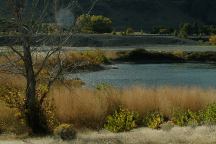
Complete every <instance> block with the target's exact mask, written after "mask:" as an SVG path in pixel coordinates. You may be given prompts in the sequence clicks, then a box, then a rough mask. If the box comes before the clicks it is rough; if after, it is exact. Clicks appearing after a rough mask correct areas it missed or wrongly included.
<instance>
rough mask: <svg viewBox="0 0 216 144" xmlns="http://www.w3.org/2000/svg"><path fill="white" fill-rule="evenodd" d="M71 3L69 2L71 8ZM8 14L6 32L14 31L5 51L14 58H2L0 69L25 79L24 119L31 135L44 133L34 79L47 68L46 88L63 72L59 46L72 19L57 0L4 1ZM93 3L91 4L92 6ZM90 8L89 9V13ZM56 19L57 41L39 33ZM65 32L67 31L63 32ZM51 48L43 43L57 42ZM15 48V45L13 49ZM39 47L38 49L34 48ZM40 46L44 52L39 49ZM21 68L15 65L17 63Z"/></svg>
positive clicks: (67, 36)
mask: <svg viewBox="0 0 216 144" xmlns="http://www.w3.org/2000/svg"><path fill="white" fill-rule="evenodd" d="M74 2H75V1H72V2H71V5H73V3H74ZM5 4H7V6H8V8H9V11H10V15H8V16H7V19H6V21H7V23H8V25H10V26H9V27H8V30H9V31H11V30H12V31H15V33H16V34H15V35H16V36H13V38H12V40H13V41H12V42H11V44H10V45H8V49H7V52H9V53H13V54H15V56H16V57H13V58H11V57H10V56H8V55H6V54H5V55H4V56H5V59H6V60H7V63H6V62H5V63H4V64H1V65H0V70H1V71H4V72H10V73H17V74H22V75H23V76H24V77H25V79H26V91H25V95H26V100H25V109H26V113H25V116H26V120H27V123H28V125H29V127H30V128H31V129H32V131H33V133H36V134H37V133H40V134H41V133H48V132H49V130H48V129H47V121H46V118H45V117H44V116H43V110H42V109H41V105H42V104H43V101H44V99H45V98H46V94H44V95H42V96H41V97H40V98H38V97H37V93H36V87H37V84H38V79H39V76H40V74H41V72H42V71H43V70H44V68H47V67H49V69H48V71H49V77H48V78H47V81H46V84H47V87H48V89H49V88H50V87H51V85H52V84H53V82H54V81H56V80H57V79H58V78H59V77H60V76H61V74H62V73H63V71H64V69H63V65H64V59H63V58H64V57H63V56H62V55H63V50H62V46H63V45H64V44H65V43H66V42H67V41H68V40H69V38H70V37H71V36H72V35H73V29H70V28H71V25H72V24H73V22H74V20H75V17H74V15H73V13H72V12H71V11H70V8H69V7H67V8H62V9H61V8H60V7H59V0H32V1H28V0H5ZM94 5H95V2H94V3H93V6H94ZM92 9H93V7H91V8H90V10H92ZM53 20H56V22H57V26H58V28H59V32H58V36H57V38H56V37H54V40H52V39H51V38H52V36H47V35H44V34H41V26H42V25H43V23H46V22H47V21H53ZM63 29H67V31H63ZM57 40H58V42H56V43H55V45H54V46H53V45H50V46H49V47H46V46H45V45H46V43H50V41H57ZM15 45H19V46H15ZM34 45H39V46H34ZM41 45H44V47H45V52H44V51H43V52H42V50H43V48H41V47H42V46H41ZM38 55H40V56H41V55H42V58H43V59H42V60H41V62H40V64H38V63H37V61H36V60H37V56H38ZM53 56H55V58H56V63H55V65H52V66H50V65H48V61H49V59H50V58H51V57H53ZM20 61H21V62H22V63H23V65H21V66H20V65H19V64H18V62H20Z"/></svg>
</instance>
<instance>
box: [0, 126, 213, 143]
mask: <svg viewBox="0 0 216 144" xmlns="http://www.w3.org/2000/svg"><path fill="white" fill-rule="evenodd" d="M0 139H1V138H0ZM215 143H216V126H211V127H210V126H209V127H207V126H202V127H197V128H190V127H185V128H180V127H174V128H172V129H171V130H169V131H165V130H152V129H148V128H140V129H136V130H133V131H131V132H126V133H118V134H113V133H110V132H107V131H100V132H85V133H79V134H78V136H77V139H76V140H73V141H62V140H60V139H56V138H53V137H45V138H27V139H19V140H16V139H7V138H5V139H4V140H0V144H215Z"/></svg>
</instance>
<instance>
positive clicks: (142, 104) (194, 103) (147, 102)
mask: <svg viewBox="0 0 216 144" xmlns="http://www.w3.org/2000/svg"><path fill="white" fill-rule="evenodd" d="M50 95H51V96H53V97H54V100H55V104H56V107H57V115H58V117H59V118H60V120H61V121H63V122H72V123H74V124H75V125H77V126H89V127H97V126H99V125H100V124H103V122H104V119H105V117H106V116H107V115H108V114H110V113H111V112H113V111H114V110H115V109H116V108H117V107H118V106H123V107H125V108H127V109H129V110H133V111H137V112H139V113H140V114H141V115H144V114H145V113H147V112H149V111H153V110H159V111H160V112H161V113H163V114H165V115H167V116H170V115H171V112H172V110H173V109H175V108H182V109H190V110H193V111H198V110H200V109H201V108H203V107H204V106H206V105H207V104H210V103H213V102H215V101H216V90H214V89H200V88H186V87H159V88H145V87H139V86H136V87H131V88H125V89H107V90H101V91H98V90H93V89H87V88H81V89H68V88H65V87H63V86H58V87H54V88H53V89H52V90H51V92H50Z"/></svg>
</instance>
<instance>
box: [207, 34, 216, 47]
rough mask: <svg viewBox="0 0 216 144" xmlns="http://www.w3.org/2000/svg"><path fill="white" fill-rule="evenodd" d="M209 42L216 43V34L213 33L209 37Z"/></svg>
mask: <svg viewBox="0 0 216 144" xmlns="http://www.w3.org/2000/svg"><path fill="white" fill-rule="evenodd" d="M209 43H210V44H212V45H216V35H212V36H210V37H209Z"/></svg>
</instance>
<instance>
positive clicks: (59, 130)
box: [54, 124, 76, 140]
mask: <svg viewBox="0 0 216 144" xmlns="http://www.w3.org/2000/svg"><path fill="white" fill-rule="evenodd" d="M54 135H55V136H56V137H60V138H61V139H62V140H72V139H75V138H76V131H75V130H74V128H73V126H72V125H70V124H61V125H59V126H58V127H56V128H55V130H54Z"/></svg>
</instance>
